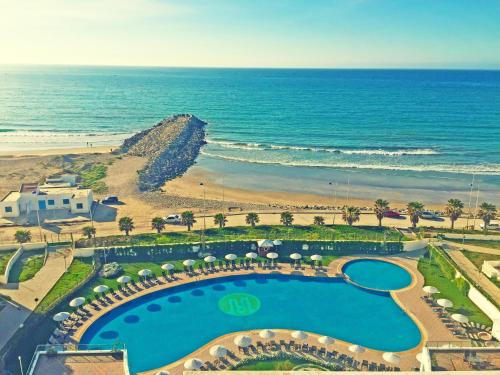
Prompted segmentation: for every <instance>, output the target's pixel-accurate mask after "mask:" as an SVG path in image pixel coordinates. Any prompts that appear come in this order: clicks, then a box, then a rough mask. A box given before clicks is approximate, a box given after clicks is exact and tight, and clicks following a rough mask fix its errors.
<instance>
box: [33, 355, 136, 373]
mask: <svg viewBox="0 0 500 375" xmlns="http://www.w3.org/2000/svg"><path fill="white" fill-rule="evenodd" d="M26 374H28V375H42V374H43V375H46V374H54V375H59V374H61V375H62V374H72V375H88V374H92V375H101V374H102V375H128V366H127V364H126V360H125V359H124V352H122V351H118V352H114V353H112V352H59V353H57V354H47V353H46V352H41V353H39V355H38V357H37V359H36V362H34V363H33V367H32V368H30V369H28V372H26Z"/></svg>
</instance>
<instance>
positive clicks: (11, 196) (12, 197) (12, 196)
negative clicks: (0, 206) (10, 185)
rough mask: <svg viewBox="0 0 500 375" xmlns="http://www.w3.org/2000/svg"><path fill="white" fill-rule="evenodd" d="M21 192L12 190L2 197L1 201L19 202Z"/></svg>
mask: <svg viewBox="0 0 500 375" xmlns="http://www.w3.org/2000/svg"><path fill="white" fill-rule="evenodd" d="M20 196H21V193H19V192H18V191H10V192H9V193H7V195H6V196H5V197H3V198H2V200H1V202H17V200H18V199H19V197H20Z"/></svg>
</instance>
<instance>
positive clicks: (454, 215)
mask: <svg viewBox="0 0 500 375" xmlns="http://www.w3.org/2000/svg"><path fill="white" fill-rule="evenodd" d="M463 208H464V204H463V202H462V201H461V200H460V199H450V200H449V201H448V204H447V205H446V210H445V212H446V215H448V216H449V217H450V221H451V229H453V227H454V226H455V221H456V220H457V219H458V218H459V217H460V215H462V212H463Z"/></svg>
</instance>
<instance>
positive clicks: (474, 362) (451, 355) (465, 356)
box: [429, 348, 500, 372]
mask: <svg viewBox="0 0 500 375" xmlns="http://www.w3.org/2000/svg"><path fill="white" fill-rule="evenodd" d="M429 350H430V353H431V357H432V359H433V361H432V362H433V365H432V371H433V372H434V371H493V370H498V371H500V348H495V349H481V350H479V349H478V350H469V349H457V350H448V349H446V350H441V351H440V350H439V349H429Z"/></svg>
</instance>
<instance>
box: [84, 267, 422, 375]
mask: <svg viewBox="0 0 500 375" xmlns="http://www.w3.org/2000/svg"><path fill="white" fill-rule="evenodd" d="M265 328H270V329H273V328H274V329H290V330H304V331H308V332H314V333H318V334H321V335H328V336H332V337H335V338H337V339H340V340H344V341H347V342H351V343H356V344H359V345H362V346H365V347H368V348H372V349H378V350H383V351H394V352H397V351H404V350H407V349H411V348H413V347H415V346H417V345H418V344H419V343H420V341H421V334H420V331H419V329H418V327H417V326H416V324H415V323H414V322H413V321H412V320H411V319H410V318H409V316H408V315H407V314H406V313H405V312H404V311H403V310H402V309H401V308H400V307H399V306H398V305H397V304H396V303H395V302H394V300H393V299H392V297H391V296H390V294H389V293H387V292H378V291H371V290H367V289H365V288H361V287H358V286H356V285H353V284H352V283H349V282H346V281H345V280H343V279H341V278H326V277H306V276H300V275H283V274H252V275H234V276H226V277H221V278H215V279H208V280H202V281H197V282H193V283H189V284H184V285H179V286H175V287H171V288H168V289H164V290H161V291H157V292H154V293H151V294H149V295H146V296H143V297H140V298H137V299H135V300H132V301H130V302H128V303H126V304H124V305H122V306H119V307H117V308H115V309H113V310H111V311H110V312H109V313H107V314H105V315H104V316H102V317H101V318H99V319H98V320H97V321H96V322H95V323H93V324H92V325H91V326H90V327H89V329H88V330H87V331H86V332H85V333H84V335H83V337H82V339H81V340H80V342H81V343H82V344H112V343H115V342H121V343H125V345H126V347H127V349H128V357H129V358H128V359H129V366H130V371H131V373H135V372H141V371H146V370H151V369H155V368H158V367H160V366H163V365H166V364H168V363H172V362H174V361H176V360H179V359H181V358H183V357H184V356H186V355H189V354H190V353H192V352H193V351H195V350H196V349H198V348H200V347H201V346H203V345H205V344H207V343H208V342H210V341H211V340H213V339H215V338H217V337H219V336H222V335H224V334H227V333H231V332H237V331H245V330H256V329H265Z"/></svg>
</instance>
